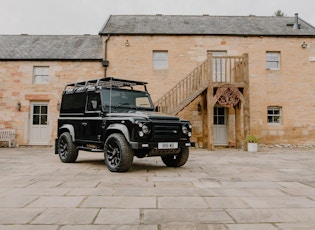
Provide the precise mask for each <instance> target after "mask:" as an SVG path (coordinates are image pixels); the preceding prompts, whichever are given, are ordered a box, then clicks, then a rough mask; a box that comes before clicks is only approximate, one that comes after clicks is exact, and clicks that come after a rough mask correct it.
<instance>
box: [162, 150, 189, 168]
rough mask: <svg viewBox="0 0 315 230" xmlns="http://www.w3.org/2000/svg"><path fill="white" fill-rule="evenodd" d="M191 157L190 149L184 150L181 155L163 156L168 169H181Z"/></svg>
mask: <svg viewBox="0 0 315 230" xmlns="http://www.w3.org/2000/svg"><path fill="white" fill-rule="evenodd" d="M188 157H189V148H187V147H185V148H183V149H182V150H181V151H180V153H179V154H176V155H167V156H162V157H161V158H162V161H163V163H164V164H165V165H166V166H168V167H180V166H183V165H184V164H185V163H186V162H187V160H188Z"/></svg>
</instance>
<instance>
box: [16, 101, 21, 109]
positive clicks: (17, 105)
mask: <svg viewBox="0 0 315 230" xmlns="http://www.w3.org/2000/svg"><path fill="white" fill-rule="evenodd" d="M16 110H17V111H21V102H20V101H18V102H17V104H16Z"/></svg>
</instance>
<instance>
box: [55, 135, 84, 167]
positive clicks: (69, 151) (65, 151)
mask: <svg viewBox="0 0 315 230" xmlns="http://www.w3.org/2000/svg"><path fill="white" fill-rule="evenodd" d="M78 152H79V151H78V150H77V146H76V145H75V144H74V143H73V142H72V138H71V135H70V133H69V132H65V133H62V134H61V135H60V137H59V139H58V154H59V158H60V160H61V161H62V162H64V163H74V162H75V161H76V159H77V158H78Z"/></svg>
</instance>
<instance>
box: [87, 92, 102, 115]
mask: <svg viewBox="0 0 315 230" xmlns="http://www.w3.org/2000/svg"><path fill="white" fill-rule="evenodd" d="M101 109H102V103H101V98H100V94H99V93H93V94H88V98H87V103H86V110H87V111H101Z"/></svg>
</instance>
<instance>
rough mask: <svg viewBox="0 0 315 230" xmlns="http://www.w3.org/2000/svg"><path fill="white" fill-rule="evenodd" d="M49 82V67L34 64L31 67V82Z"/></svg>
mask: <svg viewBox="0 0 315 230" xmlns="http://www.w3.org/2000/svg"><path fill="white" fill-rule="evenodd" d="M48 82H49V67H48V66H34V69H33V84H44V83H48Z"/></svg>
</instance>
